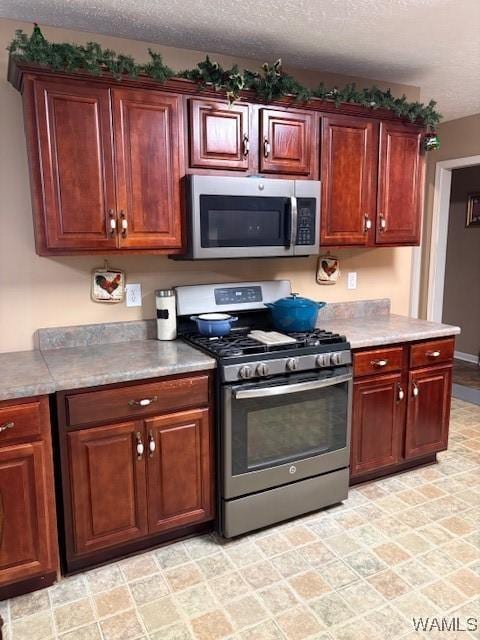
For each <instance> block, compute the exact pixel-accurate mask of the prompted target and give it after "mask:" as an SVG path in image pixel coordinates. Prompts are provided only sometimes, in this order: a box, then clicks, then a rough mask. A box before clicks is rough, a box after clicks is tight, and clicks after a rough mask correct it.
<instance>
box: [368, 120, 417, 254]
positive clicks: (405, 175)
mask: <svg viewBox="0 0 480 640" xmlns="http://www.w3.org/2000/svg"><path fill="white" fill-rule="evenodd" d="M424 170H425V158H424V156H423V154H422V132H421V130H419V129H418V127H412V126H408V125H405V124H402V123H397V122H381V123H380V153H379V169H378V203H377V226H376V234H375V242H376V243H377V244H381V245H383V244H387V245H388V244H390V245H392V244H394V245H398V244H419V242H420V228H421V214H422V205H423V185H424Z"/></svg>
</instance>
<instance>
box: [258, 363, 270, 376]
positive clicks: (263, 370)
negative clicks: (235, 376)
mask: <svg viewBox="0 0 480 640" xmlns="http://www.w3.org/2000/svg"><path fill="white" fill-rule="evenodd" d="M268 372H269V369H268V366H267V365H266V364H265V363H264V362H260V364H258V365H257V376H268Z"/></svg>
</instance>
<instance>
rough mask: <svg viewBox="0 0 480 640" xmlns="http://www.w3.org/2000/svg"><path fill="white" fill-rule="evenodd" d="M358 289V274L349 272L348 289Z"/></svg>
mask: <svg viewBox="0 0 480 640" xmlns="http://www.w3.org/2000/svg"><path fill="white" fill-rule="evenodd" d="M356 288H357V272H356V271H349V273H348V275H347V289H356Z"/></svg>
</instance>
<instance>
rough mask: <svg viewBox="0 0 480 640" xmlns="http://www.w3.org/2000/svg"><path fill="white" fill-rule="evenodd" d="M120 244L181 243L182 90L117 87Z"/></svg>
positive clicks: (165, 246)
mask: <svg viewBox="0 0 480 640" xmlns="http://www.w3.org/2000/svg"><path fill="white" fill-rule="evenodd" d="M112 96H113V114H114V137H115V152H116V155H115V168H116V185H117V209H118V216H119V222H118V223H119V239H120V240H119V246H120V247H121V248H132V249H175V248H180V247H181V211H180V149H181V143H180V131H181V123H180V117H181V112H180V105H181V98H180V96H176V95H172V94H166V93H161V92H158V91H148V90H133V89H132V90H130V89H113V91H112Z"/></svg>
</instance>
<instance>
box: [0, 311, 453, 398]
mask: <svg viewBox="0 0 480 640" xmlns="http://www.w3.org/2000/svg"><path fill="white" fill-rule="evenodd" d="M374 302H376V305H374V308H376V311H377V313H376V314H373V315H372V313H365V315H359V312H361V310H362V308H363V309H364V310H365V309H367V306H368V305H366V304H365V303H355V306H354V307H352V308H350V309H349V308H348V304H347V303H342V305H339V307H338V311H341V313H338V315H337V314H335V315H336V316H337V317H325V315H321V314H320V315H319V320H318V326H319V327H321V328H323V329H327V330H329V331H335V332H337V333H341V334H344V335H345V336H346V337H347V340H348V341H349V342H350V344H351V347H352V349H360V348H365V347H375V346H382V345H388V344H398V343H402V342H415V341H418V340H428V339H429V338H440V337H447V336H453V335H457V334H459V333H460V328H459V327H456V326H453V325H446V324H440V323H436V322H429V321H426V320H418V319H416V318H409V317H407V316H400V315H397V314H390V313H388V306H387V303H386V302H387V301H384V300H381V301H374ZM338 316H341V317H338ZM146 322H147V324H146V325H145V321H142V323H143V324H140V323H137V325H136V326H134V325H133V323H132V324H130V326H129V327H128V331H127V336H128V338H129V339H127V340H126V341H125V342H121V341H119V340H118V336H116V338H115V341H114V342H110V341H109V342H107V343H106V344H98V343H96V344H91V345H88V344H84V343H83V342H80V343H78V342H77V343H76V345H77V346H73V347H63V346H62V347H59V346H58V344H59V342H58V340H56V339H55V335H54V333H53V332H51V331H49V334H48V339H46V340H45V343H44V344H49V345H50V344H53V345H55V346H54V347H53V348H51V349H47V350H43V351H38V350H35V351H20V352H10V353H0V370H1V371H2V372H3V376H2V378H0V401H3V400H14V399H16V398H25V397H33V396H39V395H48V394H51V393H54V392H55V391H61V390H66V389H79V388H86V387H93V386H101V385H107V384H114V383H117V382H128V381H135V380H148V379H150V378H161V377H165V376H169V375H175V374H182V373H189V372H196V371H203V370H210V369H214V368H215V367H216V362H215V360H214V359H213V358H210V357H209V356H207V355H205V354H204V353H202V352H201V351H199V350H197V349H194V348H193V347H190V346H189V345H187V344H185V343H184V342H182V341H181V340H176V341H173V342H168V343H166V342H159V341H158V340H152V339H142V337H143V336H144V335H149V334H150V330H151V329H150V327H149V324H150V323H149V321H146ZM112 324H113V323H112ZM127 324H128V323H127ZM121 325H122V323H115V327H114V330H115V333H116V332H117V331H118V329H119V328H120V329H121ZM62 331H64V333H63V334H62V335H63V336H64V335H65V328H64V329H62ZM89 332H90V333H91V325H90V326H89V327H88V331H87V333H89ZM100 334H102V335H108V336H109V340H112V339H113V338H112V335H113V333H112V331H110V330H105V329H104V328H102V329H101V331H100V333H99V335H100ZM77 335H78V334H77ZM83 336H84V334H83V333H82V340H83ZM132 337H134V338H137V339H136V340H135V339H134V340H132V339H131V338H132ZM138 337H141V338H140V339H138ZM63 340H64V338H63V337H62V341H63ZM127 345H128V346H127Z"/></svg>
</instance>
